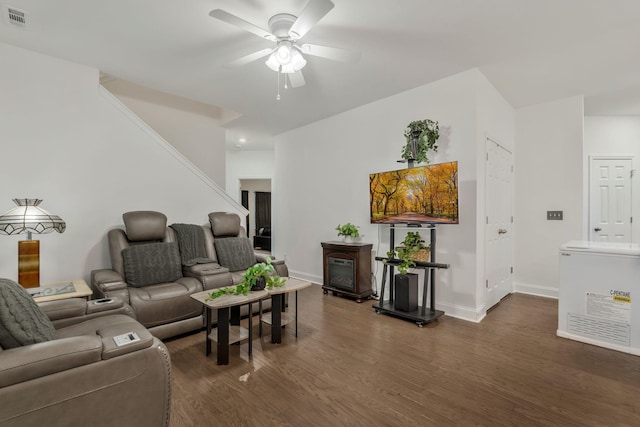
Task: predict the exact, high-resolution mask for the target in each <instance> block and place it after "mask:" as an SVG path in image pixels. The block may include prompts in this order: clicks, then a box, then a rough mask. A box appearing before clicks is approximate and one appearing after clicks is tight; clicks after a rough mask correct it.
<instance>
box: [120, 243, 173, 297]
mask: <svg viewBox="0 0 640 427" xmlns="http://www.w3.org/2000/svg"><path fill="white" fill-rule="evenodd" d="M122 258H123V259H124V276H125V280H126V281H127V284H128V285H129V286H133V287H135V288H140V287H142V286H148V285H155V284H158V283H166V282H175V281H176V280H178V279H179V278H181V277H182V263H181V261H180V251H179V250H178V243H176V242H171V243H147V244H144V245H134V246H130V247H128V248H125V249H123V250H122Z"/></svg>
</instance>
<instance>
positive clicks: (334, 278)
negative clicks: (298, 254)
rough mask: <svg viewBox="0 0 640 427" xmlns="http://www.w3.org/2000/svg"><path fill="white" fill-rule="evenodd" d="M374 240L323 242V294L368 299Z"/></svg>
mask: <svg viewBox="0 0 640 427" xmlns="http://www.w3.org/2000/svg"><path fill="white" fill-rule="evenodd" d="M372 248H373V245H372V244H371V243H346V242H322V263H323V285H322V290H323V291H324V293H325V294H326V293H328V292H329V291H331V292H333V294H334V295H337V294H341V295H346V296H349V297H353V298H356V301H357V302H362V301H364V300H366V299H368V298H369V297H370V296H371V294H372V293H373V291H372V290H371V249H372Z"/></svg>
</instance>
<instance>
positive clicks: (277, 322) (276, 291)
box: [260, 277, 311, 344]
mask: <svg viewBox="0 0 640 427" xmlns="http://www.w3.org/2000/svg"><path fill="white" fill-rule="evenodd" d="M309 286H311V282H307V281H304V280H300V279H294V278H292V277H290V278H288V279H287V282H286V283H285V284H284V286H280V287H277V288H271V289H269V288H267V289H266V291H267V292H268V293H269V296H270V297H271V313H267V314H265V315H264V316H262V319H261V320H262V322H265V323H267V324H271V342H272V343H273V344H280V343H282V327H283V326H284V325H286V324H287V323H289V322H291V316H290V315H288V314H287V313H283V308H284V305H283V304H284V302H283V301H284V294H286V293H289V292H295V293H296V311H295V315H294V316H293V318H294V320H295V324H296V337H297V336H298V291H299V290H302V289H304V288H308V287H309ZM260 313H262V310H260ZM260 327H261V328H262V324H261V325H260ZM260 333H261V334H262V329H261V330H260Z"/></svg>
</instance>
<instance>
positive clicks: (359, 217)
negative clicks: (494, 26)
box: [273, 70, 513, 320]
mask: <svg viewBox="0 0 640 427" xmlns="http://www.w3.org/2000/svg"><path fill="white" fill-rule="evenodd" d="M479 74H480V73H479V72H478V71H477V70H471V71H468V72H464V73H460V74H457V75H454V76H451V77H448V78H446V79H443V80H440V81H438V82H435V83H431V84H428V85H425V86H422V87H419V88H416V89H413V90H409V91H407V92H403V93H400V94H397V95H394V96H391V97H389V98H386V99H382V100H379V101H376V102H373V103H371V104H367V105H364V106H361V107H358V108H356V109H353V110H351V111H347V112H345V113H342V114H339V115H337V116H334V117H330V118H328V119H325V120H321V121H319V122H316V123H313V124H310V125H308V126H305V127H302V128H299V129H296V130H293V131H290V132H287V133H285V134H282V135H279V136H277V137H276V140H275V141H276V148H275V152H276V161H275V178H274V185H273V188H274V190H273V198H274V218H273V223H274V228H275V233H276V234H277V236H278V238H277V240H276V241H275V242H274V245H275V251H276V253H280V254H282V255H284V254H286V256H287V264H288V265H289V271H290V273H291V274H292V275H296V276H298V277H304V278H307V279H310V280H313V281H315V282H317V283H321V282H322V250H321V246H320V243H321V242H323V241H330V240H336V239H337V235H336V231H335V227H336V226H337V225H338V224H339V223H345V222H352V223H354V224H356V225H359V226H360V230H361V234H362V235H363V238H362V240H363V241H365V242H370V243H373V245H374V251H375V254H374V255H376V254H377V255H380V256H384V255H385V254H386V252H387V250H388V248H389V240H388V235H389V229H388V226H378V225H372V224H370V223H369V193H368V185H369V184H368V178H369V174H370V173H374V172H380V171H385V170H394V169H400V168H402V167H403V165H402V164H399V163H397V160H398V159H400V153H401V148H402V146H403V145H404V136H403V132H404V129H405V127H406V125H407V124H408V123H409V122H411V121H413V120H419V119H425V118H429V119H433V120H437V121H438V122H439V124H440V130H441V137H440V140H439V147H440V148H439V151H438V153H435V154H433V155H432V156H430V157H431V159H432V162H433V163H439V162H444V161H452V160H457V161H458V162H459V165H458V166H459V192H460V224H459V225H443V226H439V227H438V230H437V233H438V250H437V257H438V261H439V262H443V263H448V264H450V265H451V268H450V269H449V270H442V271H439V272H438V278H437V281H438V291H437V293H436V296H437V305H438V306H439V307H441V308H443V309H444V310H445V311H446V312H447V314H450V315H454V316H459V317H464V318H468V319H472V320H477V318H478V316H479V309H480V307H478V304H477V292H478V290H477V287H478V283H477V281H478V273H477V271H476V269H477V251H478V242H477V204H478V199H479V198H482V199H483V198H484V193H481V194H478V191H479V189H478V182H477V175H478V158H477V157H478V152H479V150H480V148H479V147H478V146H477V144H478V143H479V140H480V139H481V138H480V137H479V133H482V134H484V133H485V132H486V131H488V129H485V128H484V126H490V127H492V128H493V127H494V126H495V127H496V128H498V129H499V130H496V132H497V133H499V134H500V135H502V134H504V135H505V139H513V134H512V132H510V131H509V130H508V128H509V126H508V125H507V126H504V125H503V122H504V121H507V122H508V121H509V118H508V117H507V118H506V119H504V118H500V119H496V117H497V116H502V115H503V114H504V113H503V112H502V111H497V112H495V113H493V114H492V113H487V114H486V115H484V116H483V118H482V119H481V121H482V125H483V129H481V130H480V129H479V119H478V105H479V104H482V105H483V106H491V105H494V104H500V108H503V107H504V106H505V105H506V103H500V102H497V101H496V98H495V96H496V94H497V92H494V91H495V90H492V88H490V87H483V89H482V90H479V89H478V86H479V85H488V83H486V80H485V81H484V83H483V82H482V79H481V78H479V77H478V75H479ZM494 114H495V116H494ZM511 114H513V113H512V112H511ZM496 123H498V124H496ZM503 129H506V130H503ZM482 147H483V148H482V152H484V142H482ZM482 191H483V190H482ZM422 234H423V237H427V236H428V235H429V233H428V232H426V231H425V232H423V233H422ZM402 238H403V234H399V235H398V236H397V237H396V239H397V240H396V241H399V240H401V239H402ZM374 270H376V271H377V275H376V281H377V283H378V286H379V284H380V283H381V272H382V269H381V265H380V263H376V264H375V265H374Z"/></svg>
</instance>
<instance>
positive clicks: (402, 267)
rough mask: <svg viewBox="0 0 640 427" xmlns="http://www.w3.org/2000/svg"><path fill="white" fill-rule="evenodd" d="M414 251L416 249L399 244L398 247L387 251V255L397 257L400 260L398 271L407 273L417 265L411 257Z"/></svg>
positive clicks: (390, 257)
mask: <svg viewBox="0 0 640 427" xmlns="http://www.w3.org/2000/svg"><path fill="white" fill-rule="evenodd" d="M414 252H415V249H413V248H412V247H406V246H398V247H397V248H395V249H393V250H390V251H389V252H387V257H388V258H389V259H397V260H398V261H399V264H398V272H399V274H402V275H405V274H407V273H408V272H409V269H410V268H411V267H413V266H415V265H416V264H415V262H413V259H412V257H411V255H412V254H413V253H414Z"/></svg>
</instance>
